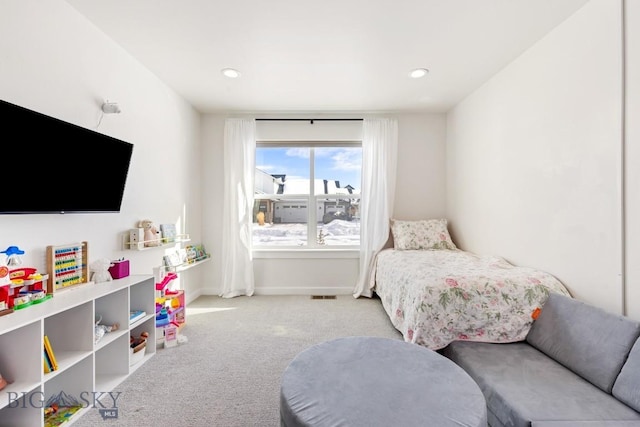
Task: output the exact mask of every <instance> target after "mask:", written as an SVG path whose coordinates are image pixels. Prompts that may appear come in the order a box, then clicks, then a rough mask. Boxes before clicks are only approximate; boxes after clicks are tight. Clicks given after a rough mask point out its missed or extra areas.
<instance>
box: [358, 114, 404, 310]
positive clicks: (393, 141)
mask: <svg viewBox="0 0 640 427" xmlns="http://www.w3.org/2000/svg"><path fill="white" fill-rule="evenodd" d="M397 152H398V121H397V120H396V119H389V118H382V119H364V121H363V129H362V190H361V194H362V199H361V201H360V218H361V219H360V236H361V237H360V274H359V276H358V282H357V283H356V286H355V290H354V293H353V296H354V297H356V298H358V297H360V296H364V297H369V298H370V297H371V296H372V294H373V292H372V287H373V284H374V282H373V267H374V265H375V257H376V255H377V253H378V252H379V251H380V250H381V249H382V248H383V246H384V244H385V243H386V242H387V239H388V238H389V219H390V218H391V217H392V215H393V201H394V196H395V187H396V164H397Z"/></svg>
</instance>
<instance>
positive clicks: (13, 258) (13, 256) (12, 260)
mask: <svg viewBox="0 0 640 427" xmlns="http://www.w3.org/2000/svg"><path fill="white" fill-rule="evenodd" d="M0 254H7V265H8V266H9V267H12V266H18V265H22V258H20V257H19V256H18V255H24V251H23V250H21V249H20V248H19V247H17V246H9V247H8V248H7V249H5V250H4V251H2V252H0Z"/></svg>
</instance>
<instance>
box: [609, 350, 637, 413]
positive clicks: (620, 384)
mask: <svg viewBox="0 0 640 427" xmlns="http://www.w3.org/2000/svg"><path fill="white" fill-rule="evenodd" d="M612 392H613V395H614V396H615V397H617V398H618V399H619V400H621V401H623V402H624V403H626V404H627V405H629V406H631V407H632V408H634V409H635V410H636V411H640V339H638V340H637V341H636V344H635V345H634V346H633V348H632V349H631V353H629V357H628V358H627V361H626V362H625V364H624V366H623V367H622V371H620V375H618V378H617V379H616V382H615V384H614V385H613V391H612Z"/></svg>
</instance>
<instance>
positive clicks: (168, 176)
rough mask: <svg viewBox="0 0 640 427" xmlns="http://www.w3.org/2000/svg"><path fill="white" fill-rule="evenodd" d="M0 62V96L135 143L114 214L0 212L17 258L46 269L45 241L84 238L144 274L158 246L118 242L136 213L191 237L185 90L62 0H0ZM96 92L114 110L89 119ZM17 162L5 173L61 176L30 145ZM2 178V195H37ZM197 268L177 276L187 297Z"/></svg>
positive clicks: (194, 215)
mask: <svg viewBox="0 0 640 427" xmlns="http://www.w3.org/2000/svg"><path fill="white" fill-rule="evenodd" d="M0 64H1V66H0V99H3V100H6V101H9V102H12V103H15V104H18V105H21V106H24V107H27V108H30V109H32V110H36V111H38V112H41V113H44V114H48V115H50V116H53V117H56V118H59V119H62V120H65V121H68V122H71V123H74V124H76V125H80V126H83V127H86V128H89V129H92V130H97V131H98V132H101V133H104V134H107V135H110V136H113V137H116V138H119V139H122V140H125V141H128V142H131V143H133V144H134V151H133V158H132V163H131V168H130V171H129V176H128V179H127V185H126V188H125V194H124V200H123V203H122V211H121V212H120V213H119V214H66V215H3V216H0V249H5V248H6V247H8V246H10V245H17V246H19V247H20V248H21V249H23V250H25V251H26V254H25V255H24V257H23V261H24V262H23V264H24V265H25V266H30V267H35V268H37V269H38V270H39V271H41V272H45V271H46V269H45V249H46V246H48V245H53V246H55V245H64V244H67V243H74V242H79V241H88V243H89V261H92V260H94V259H97V258H109V259H116V258H119V257H126V258H128V259H130V260H131V270H132V273H134V274H151V273H152V268H153V267H154V266H157V265H160V264H161V260H162V255H163V250H162V249H154V250H149V251H143V252H134V251H123V249H122V244H121V240H120V239H119V235H120V234H121V233H123V232H125V231H127V230H128V229H130V228H132V227H134V226H135V225H136V223H137V221H138V220H141V219H145V218H149V219H151V220H153V221H154V222H155V223H156V224H160V223H173V222H176V223H177V224H178V225H179V226H181V227H184V228H183V229H182V230H183V231H186V232H188V233H190V234H191V236H192V238H193V239H194V240H200V233H201V212H200V199H199V196H200V170H199V168H198V167H196V166H194V165H198V154H199V150H200V136H199V120H200V118H199V115H198V114H197V112H195V111H194V110H193V109H192V108H191V107H190V106H189V105H188V104H187V103H186V102H184V100H182V99H181V98H180V97H179V96H177V95H176V94H175V93H174V92H173V91H172V90H171V89H169V88H168V87H167V86H166V85H164V84H163V83H162V82H160V81H159V80H158V79H157V78H156V77H155V76H154V75H153V74H151V73H150V72H149V71H148V70H146V69H145V68H143V67H142V66H141V65H140V64H139V63H138V62H136V61H135V60H134V59H133V58H132V57H131V56H130V55H129V54H128V53H127V52H125V51H124V50H123V49H122V48H120V47H119V46H118V45H116V44H115V43H114V42H113V41H111V40H110V39H108V38H107V37H106V36H105V35H104V34H103V33H101V32H100V31H99V30H97V29H96V27H95V26H94V25H93V24H91V23H90V22H89V21H87V20H86V19H85V18H84V17H83V16H82V15H80V14H79V13H77V12H76V11H75V9H73V8H72V7H71V6H70V5H69V4H68V3H66V2H64V1H62V0H50V1H46V2H43V1H38V0H4V1H3V2H2V3H0ZM105 99H108V100H110V101H115V102H118V103H119V104H120V106H121V108H122V113H121V114H118V115H110V116H105V117H104V118H103V119H102V122H101V124H100V126H99V128H98V127H97V126H98V122H99V119H100V106H101V104H102V102H103V101H104V100H105ZM4 143H5V144H8V143H20V142H19V141H17V142H16V141H9V140H7V139H6V138H5V140H4ZM95 161H96V162H99V161H100V159H99V158H96V159H95ZM15 164H16V163H12V165H15ZM22 164H24V165H25V166H26V167H27V168H29V167H32V169H31V170H26V171H25V170H24V169H22V168H21V169H20V170H16V169H15V166H9V165H7V164H5V167H4V171H5V174H6V176H10V175H11V174H19V173H20V174H22V173H30V174H32V176H33V177H35V179H39V180H41V181H42V185H43V186H45V185H50V182H51V180H53V179H57V178H60V176H57V175H56V172H55V171H54V170H53V169H52V167H51V166H52V165H49V164H47V159H38V158H37V153H34V158H33V159H26V161H25V159H23V163H22ZM21 179H24V178H21ZM3 187H4V189H5V192H4V193H5V194H4V195H3V197H6V196H9V197H38V195H37V194H21V193H20V185H19V180H16V181H14V182H10V181H5V185H4V186H3ZM7 189H9V191H7ZM94 197H100V195H99V194H96V195H94ZM196 243H197V242H196ZM201 274H202V273H200V272H199V271H198V269H197V268H193V269H191V270H189V271H187V272H185V273H184V274H183V275H182V276H181V280H182V285H183V286H184V287H185V288H186V289H187V293H186V296H187V298H188V299H190V298H191V296H193V295H195V294H196V293H197V292H198V289H197V288H198V287H199V283H200V277H199V276H200V275H201ZM190 286H195V288H194V289H193V292H190Z"/></svg>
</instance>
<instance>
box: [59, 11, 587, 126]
mask: <svg viewBox="0 0 640 427" xmlns="http://www.w3.org/2000/svg"><path fill="white" fill-rule="evenodd" d="M587 1H588V0H322V1H309V0H272V1H264V0H231V1H224V2H222V1H219V0H189V1H170V0H135V1H131V0H109V1H105V0H67V2H68V3H69V4H71V5H72V7H74V8H75V9H76V10H78V11H79V12H80V13H81V14H83V15H84V16H86V17H87V18H88V19H89V20H90V21H92V22H93V23H94V24H95V25H96V26H97V27H98V28H100V29H101V30H102V31H103V32H104V33H106V34H107V35H108V36H109V37H110V38H112V39H113V40H114V41H115V42H116V43H118V44H119V45H121V46H122V47H123V48H124V49H125V50H127V51H128V52H129V53H130V54H131V55H133V56H134V57H135V58H137V59H138V60H139V61H140V62H141V63H142V64H143V65H145V66H146V67H147V68H148V69H149V70H151V71H152V72H153V73H154V74H155V75H157V76H158V77H159V78H160V79H161V80H162V81H164V82H165V83H166V84H167V85H169V86H170V87H171V88H173V89H174V90H175V91H176V92H177V93H178V94H180V95H181V96H183V97H184V98H185V99H186V100H187V101H188V102H189V103H191V104H192V105H193V106H194V107H195V108H196V109H197V110H199V111H201V112H205V113H206V112H219V111H235V112H274V111H278V112H314V111H315V112H349V111H360V112H382V111H384V112H409V111H426V112H445V111H447V110H448V109H449V108H451V107H452V106H454V105H455V104H456V103H458V102H459V101H461V100H462V99H463V98H464V97H465V96H467V95H468V94H469V93H471V92H472V91H474V90H475V89H477V88H478V87H479V86H481V85H482V84H483V83H484V82H485V81H487V80H488V79H489V78H490V77H491V76H492V75H494V74H495V73H496V72H498V71H499V70H500V69H502V68H503V67H504V66H506V65H507V64H508V63H509V62H511V61H513V60H514V59H515V58H516V57H518V56H519V55H520V54H521V53H522V52H524V51H525V50H526V49H527V48H529V47H530V46H532V45H533V44H534V43H535V42H536V41H537V40H539V39H540V38H542V37H543V36H544V35H545V34H547V33H548V32H549V31H550V30H552V29H553V28H554V27H556V26H557V25H558V24H560V23H561V22H562V21H563V20H565V19H566V18H568V17H569V16H570V15H571V14H573V13H574V12H575V11H576V10H578V9H579V8H580V7H581V6H582V5H584V4H585V3H586V2H587ZM224 67H233V68H236V69H238V70H239V71H240V72H241V73H242V75H241V77H240V78H237V79H228V78H226V77H224V76H222V74H221V73H220V70H221V69H222V68H224ZM416 67H426V68H428V69H429V70H430V73H429V74H428V75H427V77H425V78H422V79H411V78H409V77H408V73H409V71H410V70H411V69H413V68H416Z"/></svg>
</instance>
